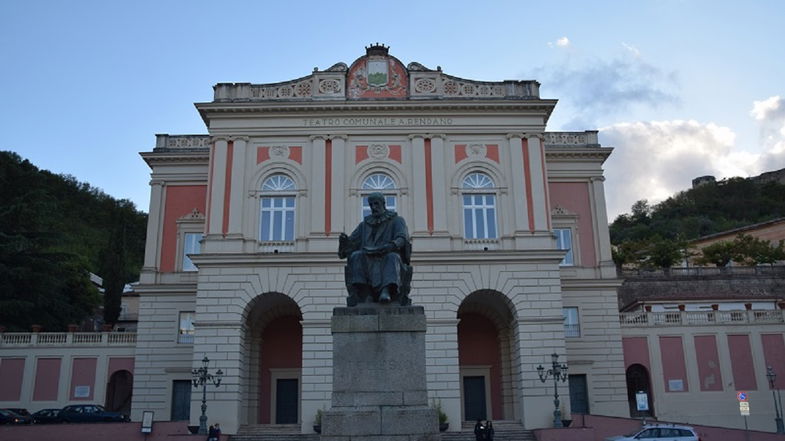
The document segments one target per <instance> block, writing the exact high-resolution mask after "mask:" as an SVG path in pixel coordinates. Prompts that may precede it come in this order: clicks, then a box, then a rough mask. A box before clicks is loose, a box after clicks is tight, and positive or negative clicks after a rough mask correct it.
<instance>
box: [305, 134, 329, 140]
mask: <svg viewBox="0 0 785 441" xmlns="http://www.w3.org/2000/svg"><path fill="white" fill-rule="evenodd" d="M326 139H327V135H311V136H309V137H308V140H310V141H311V142H314V141H318V140H322V141H325V140H326Z"/></svg>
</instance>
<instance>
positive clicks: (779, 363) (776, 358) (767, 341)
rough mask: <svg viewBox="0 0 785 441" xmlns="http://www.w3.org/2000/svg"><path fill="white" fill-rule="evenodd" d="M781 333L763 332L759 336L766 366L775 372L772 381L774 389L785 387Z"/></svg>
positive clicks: (784, 352)
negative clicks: (774, 377) (775, 375)
mask: <svg viewBox="0 0 785 441" xmlns="http://www.w3.org/2000/svg"><path fill="white" fill-rule="evenodd" d="M782 337H783V335H782V334H763V335H761V336H760V338H761V340H762V342H763V357H764V358H765V359H766V366H771V367H772V368H773V369H774V372H776V373H777V378H776V380H775V381H774V388H775V389H785V341H783V339H782Z"/></svg>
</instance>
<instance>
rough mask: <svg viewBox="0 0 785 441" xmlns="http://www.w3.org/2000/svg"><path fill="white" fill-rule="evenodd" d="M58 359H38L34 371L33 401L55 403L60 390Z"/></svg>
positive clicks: (59, 360)
mask: <svg viewBox="0 0 785 441" xmlns="http://www.w3.org/2000/svg"><path fill="white" fill-rule="evenodd" d="M60 362H61V359H59V358H39V359H38V367H37V368H36V371H35V386H34V389H33V401H57V392H58V389H59V388H60Z"/></svg>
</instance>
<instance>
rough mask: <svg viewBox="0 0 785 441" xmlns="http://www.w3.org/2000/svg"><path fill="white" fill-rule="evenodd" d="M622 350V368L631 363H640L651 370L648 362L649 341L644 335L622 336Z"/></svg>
mask: <svg viewBox="0 0 785 441" xmlns="http://www.w3.org/2000/svg"><path fill="white" fill-rule="evenodd" d="M621 344H622V348H623V351H624V369H627V368H628V367H630V366H632V365H633V364H640V365H642V366H644V367H646V370H648V371H649V372H651V362H649V342H648V340H646V337H624V338H622V339H621Z"/></svg>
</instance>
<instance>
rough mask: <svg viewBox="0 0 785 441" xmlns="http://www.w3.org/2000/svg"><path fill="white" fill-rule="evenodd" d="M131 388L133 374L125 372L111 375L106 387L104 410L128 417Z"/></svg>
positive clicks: (121, 371) (116, 372) (120, 371)
mask: <svg viewBox="0 0 785 441" xmlns="http://www.w3.org/2000/svg"><path fill="white" fill-rule="evenodd" d="M133 386H134V379H133V374H131V373H130V372H128V371H127V370H119V371H115V372H114V373H112V375H111V376H110V377H109V383H108V384H107V386H106V401H105V402H104V407H105V408H106V410H109V411H112V412H120V413H122V414H124V415H130V414H131V392H132V390H133Z"/></svg>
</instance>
